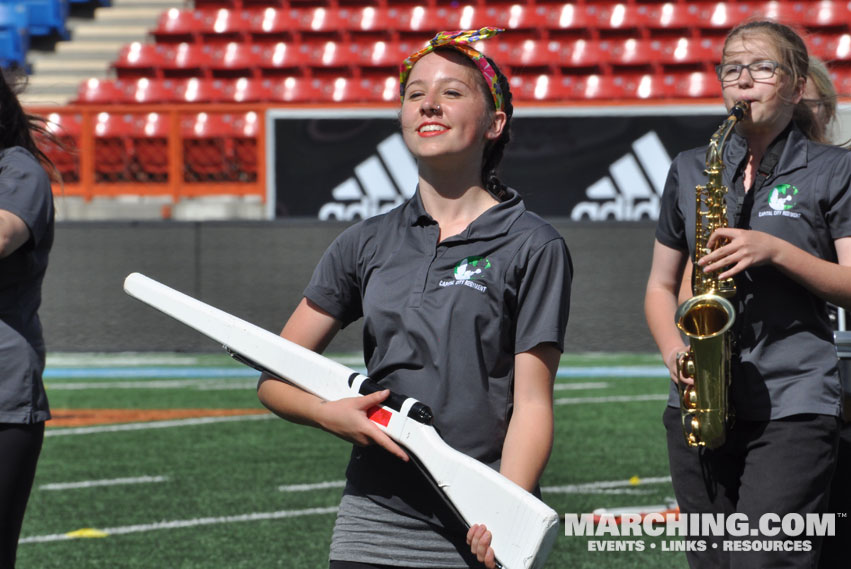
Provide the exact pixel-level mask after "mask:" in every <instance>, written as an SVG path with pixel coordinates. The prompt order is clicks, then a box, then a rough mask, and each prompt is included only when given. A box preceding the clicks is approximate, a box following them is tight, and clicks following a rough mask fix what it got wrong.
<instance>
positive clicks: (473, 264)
mask: <svg viewBox="0 0 851 569" xmlns="http://www.w3.org/2000/svg"><path fill="white" fill-rule="evenodd" d="M490 267H491V262H490V261H489V260H487V258H485V257H465V258H463V259H461V260H460V261H458V263H457V264H456V265H455V270H454V271H453V273H452V276H453V277H454V278H453V280H445V281H444V280H441V281H440V283H438V284H440V286H442V287H446V286H455V285H463V286H468V287H470V288H472V289H475V290H477V291H479V292H485V291H486V290H488V287H486V286H484V285H482V284H479V283H477V282H474V281H475V280H477V279H479V278H481V277H482V276H483V275H484V273H485V271H487V270H488V269H489V268H490Z"/></svg>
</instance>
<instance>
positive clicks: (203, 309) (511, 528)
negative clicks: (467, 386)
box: [124, 273, 559, 569]
mask: <svg viewBox="0 0 851 569" xmlns="http://www.w3.org/2000/svg"><path fill="white" fill-rule="evenodd" d="M124 290H125V291H126V292H127V294H129V295H130V296H132V297H134V298H137V299H138V300H141V301H142V302H144V303H146V304H149V305H150V306H152V307H154V308H156V309H158V310H160V311H161V312H163V313H165V314H167V315H168V316H171V317H172V318H174V319H176V320H178V321H180V322H182V323H184V324H186V325H188V326H189V327H191V328H194V329H195V330H198V331H199V332H201V333H202V334H204V335H206V336H208V337H210V338H211V339H213V340H215V341H216V342H219V343H220V344H222V345H223V346H224V347H225V349H226V350H227V351H228V353H230V354H231V356H233V357H234V358H235V359H237V360H238V361H240V362H242V363H244V364H246V365H249V366H251V367H254V368H255V369H258V370H260V371H264V372H267V373H269V374H270V375H272V376H275V377H279V378H282V379H285V380H287V381H288V382H291V383H292V384H294V385H296V386H298V387H300V388H301V389H304V390H305V391H309V392H310V393H313V394H314V395H316V396H318V397H320V398H321V399H324V400H326V401H336V400H339V399H343V398H346V397H354V396H358V395H368V394H369V393H373V392H375V391H379V390H381V387H380V386H379V384H378V383H376V382H375V381H373V380H371V379H369V378H368V377H366V376H364V375H361V374H360V373H357V372H356V371H354V370H352V369H350V368H348V367H346V366H344V365H342V364H339V363H337V362H334V361H332V360H330V359H328V358H326V357H324V356H322V355H320V354H318V353H316V352H313V351H311V350H308V349H307V348H304V347H303V346H299V345H298V344H295V343H293V342H290V341H288V340H286V339H284V338H282V337H281V336H279V335H278V334H274V333H272V332H269V331H267V330H264V329H262V328H260V327H258V326H255V325H253V324H251V323H249V322H246V321H244V320H241V319H239V318H237V317H236V316H233V315H231V314H228V313H227V312H224V311H222V310H219V309H217V308H214V307H213V306H210V305H208V304H205V303H203V302H201V301H200V300H197V299H195V298H192V297H190V296H187V295H185V294H183V293H181V292H178V291H176V290H174V289H172V288H170V287H168V286H166V285H164V284H162V283H159V282H157V281H155V280H153V279H150V278H148V277H146V276H144V275H141V274H139V273H132V274H131V275H129V276H128V277H127V279H126V280H125V281H124ZM432 417H433V415H432V411H431V409H429V408H428V407H427V406H426V405H424V404H423V403H421V402H419V401H417V400H415V399H412V398H410V397H405V396H404V395H401V394H397V393H391V395H390V396H389V397H388V398H387V399H386V400H385V401H384V402H383V403H382V405H381V406H379V407H377V408H373V409H371V410H370V412H369V418H370V419H371V420H372V421H373V422H374V423H375V424H377V425H378V426H379V427H380V428H381V429H382V430H383V431H385V432H386V433H387V434H388V435H389V436H390V437H391V438H392V439H393V440H395V441H396V442H397V443H399V444H400V445H402V446H403V447H404V448H405V449H406V450H408V451H409V455H411V456H412V458H414V462H415V463H416V464H417V465H418V466H419V467H420V468H421V469H422V471H423V472H424V473H425V475H426V478H428V479H429V481H430V482H431V483H432V484H433V485H434V486H435V488H437V489H438V490H439V492H440V493H441V494H442V496H443V497H444V498H445V500H446V502H447V504H448V505H449V506H450V507H451V508H452V509H453V510H454V512H455V513H456V515H457V516H458V517H459V519H460V520H461V521H462V522H463V523H464V525H465V526H466V527H468V528H469V527H470V526H471V525H472V524H484V525H486V526H487V528H488V530H489V531H490V532H491V534H492V535H493V539H492V541H491V547H492V548H493V550H494V554H495V557H496V559H497V563H498V564H499V566H500V567H502V568H504V569H539V568H540V567H542V566H543V564H544V561H545V560H546V558H547V555H548V554H549V551H550V549H551V548H552V546H553V543H554V542H555V538H556V536H557V535H558V530H559V520H558V515H557V514H556V512H555V511H554V510H553V509H551V508H550V507H549V506H547V505H546V504H544V503H543V502H542V501H541V500H539V499H538V498H536V497H535V496H533V495H532V494H530V493H529V492H527V491H526V490H524V489H523V488H521V487H520V486H518V485H517V484H515V483H513V482H511V481H510V480H508V479H507V478H505V477H504V476H502V475H501V474H499V473H498V472H496V471H495V470H493V469H492V468H490V467H488V466H486V465H485V464H483V463H481V462H479V461H478V460H476V459H474V458H472V457H470V456H467V455H466V454H464V453H462V452H459V451H457V450H455V449H453V448H452V447H450V446H449V445H448V444H446V443H445V442H444V441H443V439H441V438H440V435H438V433H437V431H436V430H435V429H434V427H433V426H432V425H431V421H432Z"/></svg>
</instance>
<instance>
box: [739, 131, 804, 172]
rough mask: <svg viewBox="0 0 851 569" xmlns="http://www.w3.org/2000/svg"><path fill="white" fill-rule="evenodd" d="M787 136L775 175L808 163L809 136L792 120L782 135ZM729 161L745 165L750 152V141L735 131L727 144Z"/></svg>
mask: <svg viewBox="0 0 851 569" xmlns="http://www.w3.org/2000/svg"><path fill="white" fill-rule="evenodd" d="M784 135H785V136H786V142H785V144H784V147H783V153H782V154H781V155H780V160H779V161H778V163H777V166H776V168H775V169H774V175H775V176H776V175H779V174H783V173H786V172H790V171H792V170H796V169H798V168H802V167H804V166H806V165H807V137H806V136H804V133H803V132H801V129H799V128H798V126H797V125H796V124H795V123H794V122H792V124H791V125H790V127H789V128H787V129H785V130H784V131H783V133H781V135H780V136H784ZM727 150H728V152H729V153H728V154H727V163H728V164H732V165H735V166H739V165H743V163H744V160H745V158H746V157H747V152H748V141H747V140H746V139H745V138H744V137H743V136H741V135H739V134H737V133H736V132H733V133H732V134H731V135H730V140H729V142H728V144H727Z"/></svg>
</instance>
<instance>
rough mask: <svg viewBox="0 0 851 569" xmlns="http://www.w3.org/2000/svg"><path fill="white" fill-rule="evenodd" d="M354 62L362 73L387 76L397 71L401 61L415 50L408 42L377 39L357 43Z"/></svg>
mask: <svg viewBox="0 0 851 569" xmlns="http://www.w3.org/2000/svg"><path fill="white" fill-rule="evenodd" d="M356 47H357V50H356V52H355V57H356V59H355V61H354V64H355V65H357V66H358V68H359V69H360V70H361V74H362V75H369V76H386V75H388V74H393V73H397V72H398V69H399V63H400V62H401V61H402V60H403V59H405V58H406V57H407V56H408V55H410V54H411V53H412V52H413V51H414V50H413V49H412V48H410V46H409V45H407V44H401V43H398V42H386V41H376V42H370V43H365V44H356Z"/></svg>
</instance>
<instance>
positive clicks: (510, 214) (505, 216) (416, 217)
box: [405, 187, 526, 239]
mask: <svg viewBox="0 0 851 569" xmlns="http://www.w3.org/2000/svg"><path fill="white" fill-rule="evenodd" d="M506 194H507V195H506V197H505V199H503V200H502V201H501V202H499V203H498V204H496V205H495V206H493V207H492V208H490V209H488V210H487V211H485V212H484V213H483V214H482V215H480V216H479V217H477V218H476V219H475V220H474V221H473V223H471V224H470V226H469V227H468V228H467V230H466V231H464V233H462V234H460V235H459V236H458V237H459V238H461V239H483V238H491V237H497V236H499V235H504V234H506V233H508V231H509V229H511V226H512V225H513V224H514V222H515V221H517V218H518V217H520V216H521V215H522V214H523V212H525V211H526V205H525V204H524V203H523V199H522V198H521V197H520V194H519V193H517V191H516V190H514V189H513V188H506ZM405 220H406V223H407V224H408V225H410V226H416V225H419V226H427V225H432V224H435V223H437V222H436V221H435V220H434V219H433V218H432V217H431V216H430V215H429V214H428V212H426V210H425V207H423V202H422V199H421V198H420V189H419V187H417V191H416V192H414V195H413V196H412V197H411V198H410V199H409V200H408V201H407V202H406V204H405ZM450 239H453V238H450Z"/></svg>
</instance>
